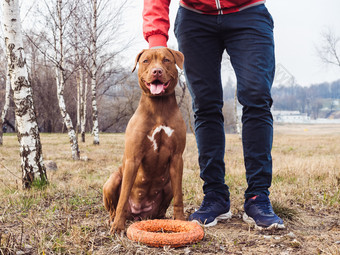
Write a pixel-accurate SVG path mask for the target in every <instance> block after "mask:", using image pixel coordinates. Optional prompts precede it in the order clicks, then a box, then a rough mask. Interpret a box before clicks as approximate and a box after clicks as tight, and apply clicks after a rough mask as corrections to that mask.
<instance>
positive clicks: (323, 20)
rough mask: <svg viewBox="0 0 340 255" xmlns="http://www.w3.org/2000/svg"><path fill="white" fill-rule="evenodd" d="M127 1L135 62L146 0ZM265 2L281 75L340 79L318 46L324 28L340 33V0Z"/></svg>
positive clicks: (127, 31) (174, 4) (130, 54)
mask: <svg viewBox="0 0 340 255" xmlns="http://www.w3.org/2000/svg"><path fill="white" fill-rule="evenodd" d="M114 1H122V0H114ZM128 2H129V3H128V5H129V6H128V8H127V9H126V10H125V11H124V13H123V30H124V37H125V36H126V37H127V38H130V37H132V36H135V39H134V40H133V46H132V47H131V48H130V49H129V50H127V51H125V52H124V55H125V56H127V58H128V60H127V61H126V64H127V65H131V66H132V65H133V61H134V58H135V56H136V54H137V53H138V52H139V51H140V50H141V49H143V48H148V44H147V43H146V42H145V41H144V38H143V34H142V8H143V0H137V1H128ZM178 3H179V1H178V0H172V1H171V5H170V22H171V27H170V31H169V36H170V38H169V42H168V46H172V47H177V42H176V38H175V36H174V34H173V24H174V20H175V16H176V12H177V8H178ZM266 6H267V8H268V9H269V12H270V13H271V14H272V16H273V19H274V26H275V27H274V36H275V44H276V62H277V65H278V70H279V72H281V74H282V72H283V73H284V74H282V75H286V74H287V73H288V74H291V75H292V76H293V77H294V79H295V81H296V82H297V83H298V84H300V85H302V86H309V85H310V84H315V83H320V82H324V81H327V82H331V81H334V80H337V79H340V67H337V68H336V67H331V66H327V65H325V64H323V63H321V61H320V60H319V58H318V56H317V52H316V49H315V47H316V46H320V45H321V43H322V40H321V33H322V32H323V31H325V30H328V29H331V30H332V31H333V32H334V33H335V34H336V35H337V36H338V37H340V0H324V1H320V0H318V1H317V0H299V1H296V0H268V1H267V3H266ZM229 72H230V71H229ZM231 76H233V75H231Z"/></svg>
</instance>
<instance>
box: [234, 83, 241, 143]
mask: <svg viewBox="0 0 340 255" xmlns="http://www.w3.org/2000/svg"><path fill="white" fill-rule="evenodd" d="M234 111H235V124H236V133H237V134H238V135H239V136H240V138H242V131H241V122H240V120H239V117H238V115H237V88H235V95H234Z"/></svg>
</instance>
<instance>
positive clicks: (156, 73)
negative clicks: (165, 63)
mask: <svg viewBox="0 0 340 255" xmlns="http://www.w3.org/2000/svg"><path fill="white" fill-rule="evenodd" d="M162 74H163V69H162V68H153V69H152V75H153V76H162Z"/></svg>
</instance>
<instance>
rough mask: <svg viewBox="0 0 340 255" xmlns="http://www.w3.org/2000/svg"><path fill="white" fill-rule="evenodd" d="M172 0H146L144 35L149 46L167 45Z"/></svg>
mask: <svg viewBox="0 0 340 255" xmlns="http://www.w3.org/2000/svg"><path fill="white" fill-rule="evenodd" d="M169 5H170V0H144V9H143V36H144V38H145V40H146V41H147V42H148V43H149V48H152V47H157V46H164V47H167V41H168V31H169V28H170V22H169Z"/></svg>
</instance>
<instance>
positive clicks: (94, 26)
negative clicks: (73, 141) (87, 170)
mask: <svg viewBox="0 0 340 255" xmlns="http://www.w3.org/2000/svg"><path fill="white" fill-rule="evenodd" d="M92 22H93V24H92V37H93V38H92V50H91V56H92V65H91V95H92V121H93V128H92V134H93V144H99V127H98V108H97V91H96V90H97V69H98V68H97V0H93V17H92Z"/></svg>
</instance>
